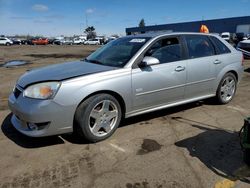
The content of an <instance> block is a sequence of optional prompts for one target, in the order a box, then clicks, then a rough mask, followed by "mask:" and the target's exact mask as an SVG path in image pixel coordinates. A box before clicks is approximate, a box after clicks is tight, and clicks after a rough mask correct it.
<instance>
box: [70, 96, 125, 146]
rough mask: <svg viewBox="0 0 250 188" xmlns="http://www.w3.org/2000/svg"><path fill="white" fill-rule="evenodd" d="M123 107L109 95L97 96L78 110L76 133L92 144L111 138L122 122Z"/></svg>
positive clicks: (83, 103)
mask: <svg viewBox="0 0 250 188" xmlns="http://www.w3.org/2000/svg"><path fill="white" fill-rule="evenodd" d="M121 116H122V113H121V106H120V104H119V102H118V101H117V100H116V99H115V98H114V97H113V96H111V95H109V94H97V95H94V96H92V97H89V98H88V99H86V100H85V101H84V102H82V103H81V104H80V105H79V107H78V108H77V110H76V114H75V125H74V128H75V130H74V131H76V133H77V134H78V135H80V136H83V137H84V138H85V139H87V140H88V141H90V142H98V141H101V140H104V139H106V138H108V137H110V136H111V135H112V134H113V133H114V132H115V130H116V129H117V127H118V126H119V124H120V121H121Z"/></svg>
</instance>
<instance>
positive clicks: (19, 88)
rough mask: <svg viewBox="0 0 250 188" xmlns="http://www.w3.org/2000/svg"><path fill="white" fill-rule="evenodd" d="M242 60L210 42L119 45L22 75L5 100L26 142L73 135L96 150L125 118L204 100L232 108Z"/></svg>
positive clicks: (187, 39)
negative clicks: (36, 138) (33, 138)
mask: <svg viewBox="0 0 250 188" xmlns="http://www.w3.org/2000/svg"><path fill="white" fill-rule="evenodd" d="M243 60H244V59H243V56H242V53H241V52H239V51H237V50H235V49H234V48H233V47H232V46H231V45H229V44H228V43H227V42H225V41H224V40H223V39H221V38H220V37H218V36H215V35H211V34H201V33H170V34H143V35H135V36H127V37H123V38H119V39H117V40H114V41H112V42H110V43H108V44H106V45H105V46H103V47H101V48H99V49H98V50H96V51H95V52H94V53H92V54H91V55H90V56H88V57H87V58H86V59H85V60H82V61H77V62H69V63H63V64H57V65H51V66H48V67H44V68H39V69H34V70H31V71H28V72H26V73H25V74H24V75H22V76H21V77H20V78H19V80H18V81H17V84H16V86H15V89H14V91H13V93H12V94H11V95H10V97H9V107H10V109H11V111H12V112H13V115H12V119H11V121H12V124H13V126H14V127H15V128H16V129H17V130H18V131H20V132H21V133H23V134H25V135H28V136H32V137H41V136H49V135H58V134H63V133H69V132H73V131H74V132H76V133H78V134H79V135H81V136H83V137H85V139H87V140H89V141H90V142H97V141H100V140H103V139H106V138H107V137H109V136H110V135H112V134H113V133H114V131H115V130H116V128H117V127H118V126H119V124H120V121H121V118H123V117H124V118H127V117H131V116H135V115H139V114H143V113H147V112H152V111H156V110H160V109H163V108H168V107H172V106H176V105H181V104H184V103H189V102H193V101H197V100H201V99H205V98H209V97H215V98H216V99H217V101H218V102H219V103H221V104H226V103H228V102H230V101H231V100H232V98H233V97H234V95H235V92H236V88H237V85H238V83H239V81H240V79H241V77H242V74H243Z"/></svg>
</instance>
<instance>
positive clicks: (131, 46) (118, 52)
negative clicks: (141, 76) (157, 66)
mask: <svg viewBox="0 0 250 188" xmlns="http://www.w3.org/2000/svg"><path fill="white" fill-rule="evenodd" d="M149 39H150V38H149V37H136V36H135V37H124V38H120V39H117V40H114V41H112V42H110V43H108V44H106V45H105V46H103V47H102V48H99V49H98V50H97V51H95V52H94V53H92V54H91V55H90V56H88V57H87V58H86V61H88V62H91V63H98V64H101V65H107V66H113V67H123V66H124V65H125V64H126V63H127V62H128V61H129V60H130V59H131V58H132V57H133V56H134V55H135V53H136V52H137V51H138V50H139V49H140V48H141V47H142V46H143V45H144V44H145V43H146V42H147V41H148V40H149Z"/></svg>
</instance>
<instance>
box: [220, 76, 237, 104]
mask: <svg viewBox="0 0 250 188" xmlns="http://www.w3.org/2000/svg"><path fill="white" fill-rule="evenodd" d="M236 89H237V79H236V77H235V75H234V74H233V73H230V72H229V73H227V74H225V75H224V76H223V78H222V79H221V81H220V84H219V86H218V89H217V92H216V99H217V102H218V103H219V104H227V103H229V102H230V101H231V100H232V99H233V97H234V95H235V93H236Z"/></svg>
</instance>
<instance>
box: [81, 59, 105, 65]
mask: <svg viewBox="0 0 250 188" xmlns="http://www.w3.org/2000/svg"><path fill="white" fill-rule="evenodd" d="M85 61H87V62H90V63H95V64H101V65H102V62H101V61H98V60H95V59H87V58H86V59H85Z"/></svg>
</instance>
